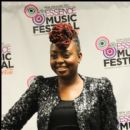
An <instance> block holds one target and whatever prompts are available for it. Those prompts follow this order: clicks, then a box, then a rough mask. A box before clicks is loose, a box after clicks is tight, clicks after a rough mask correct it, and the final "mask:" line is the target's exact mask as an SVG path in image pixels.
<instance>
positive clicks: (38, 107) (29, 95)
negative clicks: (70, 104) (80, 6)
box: [1, 75, 118, 130]
mask: <svg viewBox="0 0 130 130" xmlns="http://www.w3.org/2000/svg"><path fill="white" fill-rule="evenodd" d="M80 76H81V75H80ZM81 78H82V79H83V80H84V88H83V91H82V93H81V94H80V96H79V97H77V98H76V99H75V100H74V106H75V110H76V113H77V121H78V124H79V127H80V130H118V128H117V125H118V121H117V110H116V100H115V97H114V95H113V90H112V85H111V82H110V80H109V79H107V78H91V77H85V76H81ZM57 81H58V78H57V76H54V77H48V78H44V77H43V76H37V77H36V78H35V79H34V81H33V83H32V84H31V85H30V87H29V89H28V90H27V91H26V92H25V93H24V94H23V95H22V96H21V98H20V99H19V100H18V101H17V102H16V103H15V104H14V105H13V107H12V108H11V109H10V110H9V112H8V113H7V114H6V115H5V117H4V118H3V120H2V121H1V122H2V123H1V124H2V125H1V130H21V129H22V127H23V126H24V124H25V123H26V122H27V121H28V120H29V119H30V117H31V116H32V115H33V114H34V113H35V112H37V113H38V115H37V127H38V130H47V129H48V123H49V119H50V113H51V111H52V109H53V108H54V107H55V106H56V105H57V104H58V103H59V101H60V98H59V96H58V94H57V86H58V82H57Z"/></svg>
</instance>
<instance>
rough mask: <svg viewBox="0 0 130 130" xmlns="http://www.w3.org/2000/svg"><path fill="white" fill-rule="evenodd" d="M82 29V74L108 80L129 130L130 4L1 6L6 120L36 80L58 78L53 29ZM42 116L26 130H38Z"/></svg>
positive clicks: (122, 129)
mask: <svg viewBox="0 0 130 130" xmlns="http://www.w3.org/2000/svg"><path fill="white" fill-rule="evenodd" d="M59 22H67V23H70V24H71V25H72V26H73V27H74V29H76V30H77V32H78V35H79V38H80V42H81V49H82V52H83V59H82V61H81V63H80V66H79V73H80V74H82V75H86V76H90V77H95V78H100V77H107V78H109V79H110V80H111V82H112V84H113V91H114V94H115V97H116V100H117V111H118V120H119V126H118V127H119V130H130V103H129V100H130V3H129V2H2V53H1V56H2V59H1V66H2V71H1V72H2V116H4V115H5V114H6V113H7V112H8V110H9V108H11V107H12V105H13V104H14V103H15V102H16V101H17V100H18V99H19V98H20V96H21V95H22V94H23V93H24V92H25V91H26V90H27V89H28V87H29V85H30V84H31V82H32V80H33V78H34V77H35V76H37V75H43V76H44V77H49V76H54V75H55V74H54V72H53V71H52V70H51V67H50V63H49V62H50V59H49V49H50V42H49V38H48V33H49V32H50V30H51V28H52V27H53V25H54V24H56V23H59ZM36 118H37V113H36V114H35V115H34V116H33V117H32V118H31V119H30V120H29V121H28V122H27V124H26V125H25V126H24V127H23V130H37V122H36Z"/></svg>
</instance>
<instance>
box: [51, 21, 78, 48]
mask: <svg viewBox="0 0 130 130" xmlns="http://www.w3.org/2000/svg"><path fill="white" fill-rule="evenodd" d="M49 39H50V41H51V42H52V43H53V44H56V45H57V46H58V47H60V48H66V47H68V46H69V44H70V42H71V40H74V41H75V42H76V43H78V44H79V39H78V34H77V32H76V31H75V30H74V29H73V28H72V26H71V24H68V23H58V24H55V25H54V26H53V28H52V31H51V32H50V33H49ZM78 48H79V50H80V46H79V45H78Z"/></svg>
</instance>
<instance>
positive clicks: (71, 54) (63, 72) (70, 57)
mask: <svg viewBox="0 0 130 130" xmlns="http://www.w3.org/2000/svg"><path fill="white" fill-rule="evenodd" d="M81 57H82V53H78V52H77V45H76V43H74V41H73V40H72V41H71V43H70V45H69V46H68V47H67V48H66V49H65V50H62V49H60V48H58V47H57V46H56V45H55V44H51V48H50V65H51V68H52V70H53V71H54V72H55V73H56V74H57V75H58V76H59V77H62V78H63V77H71V76H74V75H75V74H77V69H78V64H79V62H80V60H81Z"/></svg>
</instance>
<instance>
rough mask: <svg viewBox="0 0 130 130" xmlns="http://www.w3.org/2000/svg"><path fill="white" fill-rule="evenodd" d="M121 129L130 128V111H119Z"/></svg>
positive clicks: (127, 129)
mask: <svg viewBox="0 0 130 130" xmlns="http://www.w3.org/2000/svg"><path fill="white" fill-rule="evenodd" d="M118 121H119V130H130V111H128V112H119V113H118Z"/></svg>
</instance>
